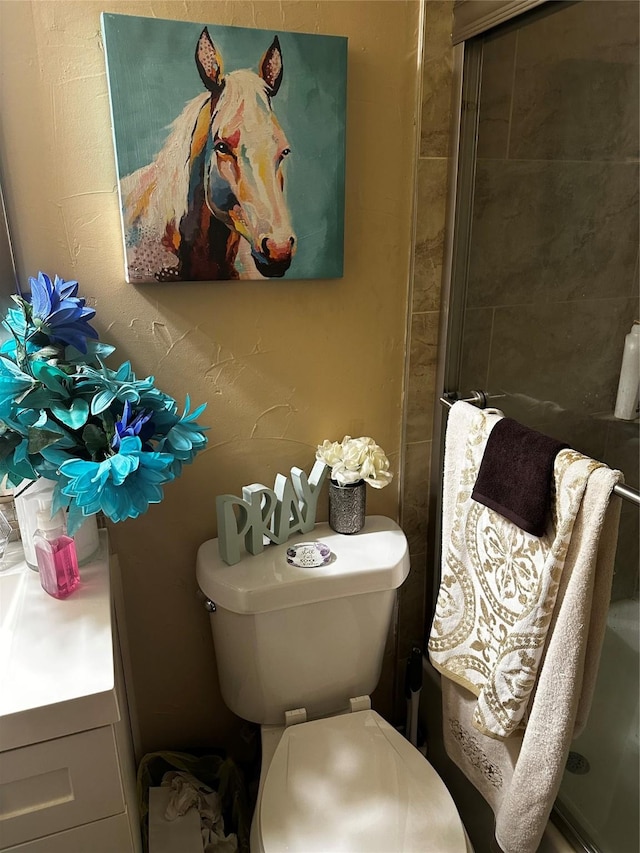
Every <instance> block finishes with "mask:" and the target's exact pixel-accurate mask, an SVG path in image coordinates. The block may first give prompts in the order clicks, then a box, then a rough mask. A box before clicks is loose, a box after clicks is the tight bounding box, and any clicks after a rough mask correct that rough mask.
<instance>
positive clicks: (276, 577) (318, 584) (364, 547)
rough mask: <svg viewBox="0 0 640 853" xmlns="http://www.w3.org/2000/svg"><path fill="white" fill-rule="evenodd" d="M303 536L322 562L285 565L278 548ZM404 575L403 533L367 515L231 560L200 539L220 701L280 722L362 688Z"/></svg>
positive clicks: (374, 669)
mask: <svg viewBox="0 0 640 853" xmlns="http://www.w3.org/2000/svg"><path fill="white" fill-rule="evenodd" d="M312 540H313V541H320V542H323V543H325V544H326V545H328V547H329V548H330V549H331V552H332V556H331V559H330V561H329V562H328V563H327V564H325V565H322V566H318V567H313V568H310V567H304V568H301V567H298V566H295V565H291V564H289V563H288V562H287V549H289V548H291V547H292V546H295V545H296V544H298V543H300V542H303V541H312ZM408 573H409V553H408V548H407V540H406V538H405V535H404V533H403V532H402V530H401V529H400V528H399V527H398V525H397V524H396V523H395V522H394V521H391V519H389V518H384V517H383V516H370V517H368V518H367V520H366V524H365V526H364V528H363V529H362V530H361V531H360V532H359V533H356V534H354V535H352V536H345V535H341V534H338V533H334V531H333V530H331V528H330V527H329V526H328V525H327V524H317V525H316V526H315V528H314V530H313V532H312V533H311V534H306V535H300V536H297V537H292V538H291V539H290V540H289V541H288V542H287V543H285V544H284V545H269V546H267V547H266V548H265V550H264V551H263V552H262V553H261V554H258V555H256V556H253V555H250V554H246V555H245V557H244V558H243V559H242V560H241V561H240V562H239V563H236V564H235V565H234V566H228V565H227V564H226V563H224V562H223V561H222V559H221V557H220V555H219V553H218V540H217V539H210V540H208V541H207V542H204V543H203V544H202V545H201V546H200V548H199V550H198V558H197V578H198V585H199V587H200V589H201V590H202V592H203V593H204V595H205V596H206V597H207V598H208V599H210V600H211V601H212V602H214V604H215V608H216V609H215V612H212V613H211V617H210V618H211V630H212V632H213V642H214V646H215V652H216V661H217V666H218V677H219V680H220V689H221V692H222V697H223V699H224V701H225V703H226V704H227V706H228V707H229V708H230V709H231V710H232V711H234V713H236V714H238V716H240V717H242V718H243V719H245V720H252V721H253V722H255V723H261V724H271V725H281V724H283V723H284V714H285V711H289V710H293V709H295V708H306V709H307V713H308V716H309V717H310V718H314V717H320V716H324V715H326V714H331V713H335V712H338V711H340V710H343V709H346V708H348V706H349V699H350V698H351V697H354V696H362V695H365V694H370V693H371V692H372V691H373V689H374V688H375V686H376V684H377V683H378V679H379V677H380V670H381V668H382V658H383V654H384V649H385V643H386V639H387V634H388V631H389V626H390V623H391V617H392V614H393V608H394V603H395V598H396V589H397V588H398V587H399V586H400V584H401V583H402V582H403V581H404V580H405V578H406V577H407V575H408Z"/></svg>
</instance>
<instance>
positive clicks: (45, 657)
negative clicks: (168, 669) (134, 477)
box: [0, 531, 141, 853]
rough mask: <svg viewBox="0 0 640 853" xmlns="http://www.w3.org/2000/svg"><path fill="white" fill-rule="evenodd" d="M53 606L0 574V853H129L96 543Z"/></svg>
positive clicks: (24, 569) (127, 774)
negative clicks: (73, 586)
mask: <svg viewBox="0 0 640 853" xmlns="http://www.w3.org/2000/svg"><path fill="white" fill-rule="evenodd" d="M100 536H101V540H100V550H99V552H98V554H97V555H96V557H95V558H94V559H93V560H92V561H91V562H90V563H88V564H87V565H85V566H82V567H81V568H80V576H81V582H82V583H81V586H80V587H79V589H78V590H77V591H76V592H75V593H73V595H71V596H70V597H69V598H68V599H66V600H64V601H58V600H56V599H54V598H51V597H50V596H48V595H47V594H46V593H45V592H44V590H43V589H42V588H41V587H40V582H39V578H38V575H37V573H36V572H34V571H32V570H31V569H29V567H28V566H27V565H26V563H24V562H22V561H20V562H16V564H15V565H14V566H12V567H11V568H10V569H8V570H5V571H3V572H2V573H0V850H2V851H6V853H9V851H12V853H13V851H15V853H140V850H141V843H140V834H139V821H138V814H137V806H136V794H135V767H134V760H133V753H132V748H131V735H130V729H129V718H128V713H127V703H126V697H125V693H124V686H123V680H122V676H121V665H120V652H119V645H118V637H117V632H116V623H115V618H114V613H113V605H112V596H111V585H110V577H109V554H108V542H107V534H106V531H102V532H101V534H100Z"/></svg>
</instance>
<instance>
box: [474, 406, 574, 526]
mask: <svg viewBox="0 0 640 853" xmlns="http://www.w3.org/2000/svg"><path fill="white" fill-rule="evenodd" d="M564 447H568V445H567V444H563V442H561V441H557V440H556V439H555V438H550V437H549V436H548V435H543V434H542V433H541V432H537V431H536V430H534V429H529V428H528V427H525V426H523V425H522V424H519V423H518V422H517V421H514V420H512V419H511V418H502V420H500V421H498V423H497V424H496V425H495V426H494V428H493V429H492V430H491V434H490V435H489V438H488V440H487V444H486V447H485V450H484V455H483V457H482V462H481V463H480V470H479V472H478V478H477V479H476V484H475V487H474V489H473V492H472V493H471V497H472V498H473V499H474V500H475V501H478V503H481V504H484V505H485V506H488V507H489V509H493V510H495V511H496V512H498V513H500V515H502V516H504V517H505V518H508V519H509V521H512V522H513V523H514V524H516V525H517V526H518V527H521V528H522V530H526V532H527V533H531V534H533V535H534V536H542V535H543V534H544V531H545V528H546V524H547V515H548V513H549V508H550V506H551V483H552V477H553V463H554V460H555V458H556V455H557V454H558V452H559V451H560V450H562V449H563V448H564Z"/></svg>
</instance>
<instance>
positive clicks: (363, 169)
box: [0, 0, 418, 750]
mask: <svg viewBox="0 0 640 853" xmlns="http://www.w3.org/2000/svg"><path fill="white" fill-rule="evenodd" d="M101 11H113V12H120V13H126V14H136V15H146V16H156V17H159V18H173V19H185V20H192V21H202V22H206V23H220V24H234V25H239V26H252V27H260V28H266V29H283V30H288V31H304V32H317V33H324V34H336V35H346V36H348V37H349V81H348V120H347V128H348V132H347V191H346V265H345V275H344V278H343V279H341V280H336V281H315V282H314V281H311V282H305V283H297V282H295V281H269V282H265V283H255V282H254V283H216V284H207V283H194V284H182V285H180V286H174V285H142V286H132V285H128V284H126V283H125V281H124V277H123V258H122V248H121V236H120V222H119V211H118V198H117V192H116V174H115V166H114V156H113V148H112V141H111V128H110V120H109V103H108V95H107V83H106V77H105V67H104V55H103V49H102V43H101V37H100V20H99V16H100V12H101ZM417 26H418V2H417V0H407V2H405V0H395V2H393V0H392V2H350V1H349V0H344V1H343V2H330V0H321V2H294V0H292V2H285V0H283V1H282V2H244V0H236V2H216V3H210V2H190V0H186V2H183V3H177V2H175V3H174V2H121V3H118V2H106V1H105V0H101V2H99V3H96V2H88V0H76V2H66V0H56V1H55V2H48V0H43V2H30V1H29V0H25V1H24V2H6V0H3V2H0V72H1V76H0V86H1V89H0V115H1V116H2V139H1V140H0V149H1V152H2V153H1V157H2V166H3V173H4V183H5V190H6V197H7V206H8V212H9V219H10V222H11V225H12V229H13V234H14V238H15V243H16V253H17V260H18V265H19V268H20V270H21V272H22V275H23V277H24V276H27V275H33V274H35V273H36V272H37V271H38V270H39V269H42V270H44V271H47V272H49V273H52V274H53V273H58V274H60V275H62V276H63V277H66V278H77V279H78V280H79V281H80V284H81V291H82V294H83V295H84V296H87V297H90V298H92V299H93V300H94V301H95V307H96V308H97V320H96V326H97V327H98V328H99V331H100V332H101V335H102V337H103V339H105V340H108V341H109V342H111V343H113V344H115V345H116V346H117V347H118V352H117V356H119V357H120V360H124V359H125V358H130V359H131V361H132V363H133V366H134V369H135V370H136V372H137V373H138V375H140V376H146V375H148V374H154V375H155V376H156V379H157V382H158V385H159V386H160V387H161V388H162V389H163V390H165V391H167V392H168V393H170V394H173V395H174V396H176V397H178V398H183V397H184V394H185V393H186V392H187V391H188V392H189V393H190V394H191V397H192V399H193V400H194V401H195V402H196V403H200V402H203V401H206V402H207V403H208V404H209V407H208V409H207V412H206V415H205V417H204V418H203V420H204V421H206V423H208V424H209V425H210V426H211V431H210V433H209V436H210V445H209V448H208V450H207V451H206V452H205V453H204V454H202V455H201V456H200V457H199V458H198V459H197V460H196V462H195V463H194V464H193V465H192V466H191V467H189V468H187V469H186V470H185V473H184V474H183V476H182V478H181V479H180V480H178V481H177V482H175V483H172V484H171V485H170V486H169V487H168V488H167V489H166V493H165V500H164V502H163V503H162V504H160V505H158V506H155V507H152V508H151V509H150V511H149V512H148V513H147V514H146V515H145V516H143V517H141V518H140V519H137V520H136V521H128V522H125V523H123V524H120V525H115V526H112V528H111V535H112V539H113V542H114V544H115V549H116V550H117V552H118V554H119V558H120V564H121V567H122V572H123V580H124V593H125V600H126V616H127V627H128V633H129V640H130V644H131V656H132V665H133V675H134V684H135V692H136V700H137V707H138V713H139V718H140V725H141V731H142V745H143V748H144V749H145V750H148V749H153V748H157V747H162V746H174V747H187V746H189V745H193V744H215V743H221V742H222V741H223V740H224V739H225V737H226V736H227V735H228V733H229V731H231V730H233V729H234V728H235V721H234V718H232V717H231V715H230V714H229V712H228V711H226V709H225V708H224V706H223V704H222V701H221V699H220V696H219V694H218V691H217V686H216V682H215V674H214V663H213V656H212V644H211V639H210V634H209V627H208V622H207V617H206V614H205V611H204V610H203V609H202V607H201V605H199V604H198V602H197V601H196V598H195V579H194V560H195V554H196V550H197V547H198V545H199V544H200V543H201V542H202V541H203V540H205V539H207V538H209V537H212V536H214V535H215V533H216V524H215V515H214V498H215V496H216V495H217V494H220V493H222V492H233V493H236V494H237V493H238V491H239V490H240V488H241V486H242V485H243V484H246V483H250V482H255V481H260V482H264V483H266V484H267V485H270V484H271V483H272V482H273V477H274V475H275V473H276V472H277V471H279V470H282V471H288V469H289V468H290V466H291V465H293V464H297V465H300V466H301V467H304V468H306V469H308V468H309V467H310V465H311V463H312V460H313V454H314V449H315V445H316V444H317V443H318V442H320V441H322V439H324V438H341V437H342V435H343V434H344V433H351V434H353V435H360V434H362V433H367V434H371V435H373V436H374V437H375V438H376V439H377V441H378V442H379V443H380V444H382V446H383V447H384V448H385V449H386V450H387V451H388V453H389V455H390V456H391V460H392V465H393V467H394V469H395V470H396V471H397V470H398V466H399V464H400V447H401V411H402V384H403V383H402V377H403V361H404V352H405V326H406V316H407V295H408V257H409V250H410V234H411V198H412V178H413V165H414V118H415V115H414V114H415V108H414V104H415V87H416V73H415V68H416V50H417V42H418V38H417ZM400 481H401V478H400V477H397V478H396V480H395V481H394V483H393V484H392V485H391V486H390V487H389V488H387V489H385V490H383V491H381V492H375V491H374V490H369V495H368V500H369V512H372V513H374V512H377V513H383V514H387V515H389V516H392V517H397V515H398V503H399V499H398V495H399V488H400ZM321 504H322V512H323V513H324V512H325V506H324V504H325V502H324V501H321Z"/></svg>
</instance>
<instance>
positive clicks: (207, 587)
mask: <svg viewBox="0 0 640 853" xmlns="http://www.w3.org/2000/svg"><path fill="white" fill-rule="evenodd" d="M305 540H306V541H309V540H313V541H314V542H322V543H324V544H325V545H327V546H328V548H329V549H330V551H331V554H330V556H328V557H327V556H324V557H323V559H324V562H323V563H322V564H321V565H315V566H314V565H308V564H307V563H308V562H309V560H298V559H296V557H297V554H300V553H301V549H297V551H296V545H299V544H300V543H302V542H304V541H305ZM292 550H293V552H294V553H293V559H294V563H293V564H292V563H290V562H288V558H287V552H289V554H290V556H289V559H292V556H291V551H292ZM322 553H323V554H326V552H325V551H324V550H323V551H322ZM295 562H300V563H302V565H296V564H295ZM408 573H409V555H408V548H407V540H406V538H405V535H404V533H403V532H402V530H401V529H400V528H399V527H398V525H397V524H395V522H393V521H391V519H388V518H384V517H382V516H369V517H368V518H367V520H366V524H365V526H364V528H363V530H362V531H361V532H360V533H357V534H355V535H352V536H345V535H341V534H338V533H335V532H334V531H333V530H331V529H330V527H329V526H328V525H327V524H317V525H316V526H315V528H314V530H313V532H312V533H311V534H307V535H306V536H305V535H300V536H297V537H292V538H291V539H290V540H289V542H287V543H286V544H284V545H269V546H267V547H266V548H265V549H264V551H263V552H262V553H261V554H258V555H256V556H253V555H249V554H247V555H246V556H245V557H244V558H243V559H242V560H241V561H240V562H239V563H237V564H236V565H233V566H228V565H227V564H226V563H225V562H223V560H222V559H221V557H220V555H219V553H218V540H217V539H210V540H209V541H207V542H205V543H203V545H201V546H200V549H199V551H198V557H197V578H198V585H199V587H200V590H201V591H202V593H203V594H204V596H205V599H206V603H207V607H208V609H209V610H210V618H211V629H212V632H213V641H214V646H215V651H216V660H217V664H218V677H219V680H220V690H221V693H222V697H223V699H224V701H225V703H226V704H227V706H228V707H229V708H230V709H231V710H232V711H233V712H234V713H236V714H237V715H238V716H240V717H242V718H243V719H245V720H251V721H253V722H255V723H259V724H260V727H261V736H262V766H261V771H260V785H259V791H258V798H257V803H256V809H255V813H254V817H253V821H252V824H251V840H250V844H251V853H285V851H287V853H328V851H331V853H413V851H415V853H418V852H419V853H429V851H430V853H468V851H471V846H470V844H469V842H468V840H467V837H466V833H465V830H464V827H463V825H462V822H461V820H460V817H459V815H458V812H457V809H456V807H455V804H454V802H453V800H452V799H451V796H450V794H449V792H448V790H447V789H446V787H445V785H444V783H443V782H442V780H441V779H440V778H439V776H438V774H437V773H436V772H435V770H434V769H433V767H432V766H431V765H430V764H429V762H428V761H427V760H426V759H425V758H424V757H423V755H422V754H421V753H420V752H419V751H418V750H417V749H416V748H415V747H413V746H412V745H411V744H410V743H409V741H408V740H406V739H405V738H404V737H403V736H402V735H401V734H400V733H399V732H397V731H396V730H395V729H394V728H393V726H391V725H389V723H387V722H386V721H385V720H384V719H383V718H382V717H381V716H380V715H379V714H377V713H376V712H375V711H373V710H372V709H371V702H370V700H369V695H370V693H371V692H372V691H373V689H374V688H375V686H376V685H377V683H378V679H379V677H380V671H381V668H382V659H383V654H384V648H385V642H386V639H387V633H388V630H389V627H390V624H391V618H392V615H393V610H394V605H395V600H396V589H397V588H398V587H399V586H400V585H401V584H402V583H403V581H404V580H405V578H406V577H407V575H408Z"/></svg>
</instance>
